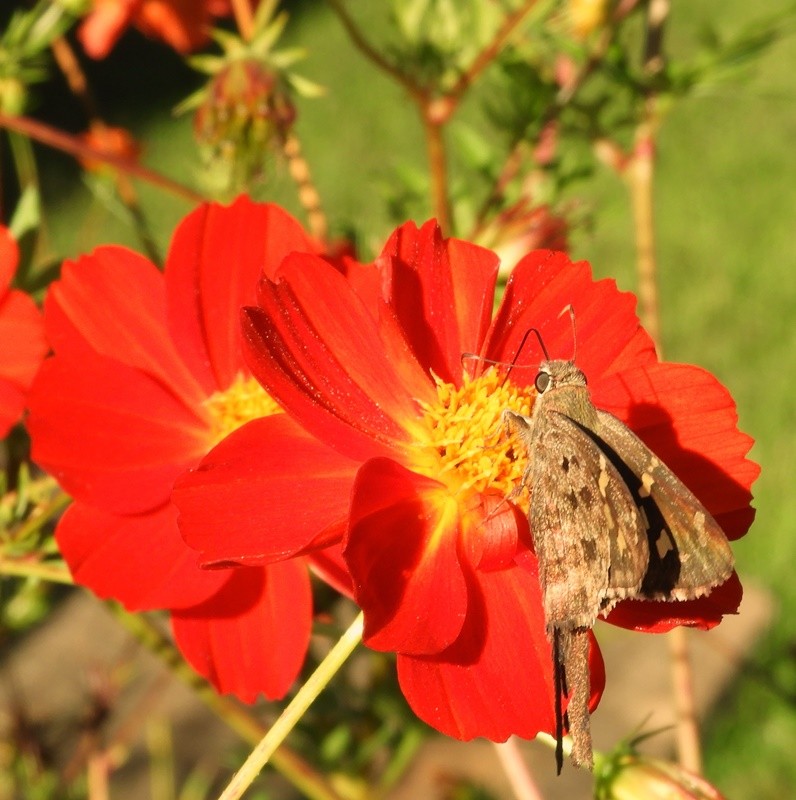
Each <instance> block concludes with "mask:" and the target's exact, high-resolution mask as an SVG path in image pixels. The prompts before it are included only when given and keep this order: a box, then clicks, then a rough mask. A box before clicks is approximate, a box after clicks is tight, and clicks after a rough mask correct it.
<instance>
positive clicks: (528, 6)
mask: <svg viewBox="0 0 796 800" xmlns="http://www.w3.org/2000/svg"><path fill="white" fill-rule="evenodd" d="M538 1H539V0H526V2H525V5H523V6H521V7H520V8H518V9H517V10H516V11H515V12H514V13H513V14H509V15H508V16H507V17H506V18H505V19H504V20H503V24H502V25H501V26H500V27H499V28H498V30H497V32H496V33H495V36H494V38H493V39H492V41H491V42H490V43H489V44H488V45H487V46H486V47H485V48H484V49H483V50H482V51H481V52H480V53H479V54H478V55H477V56H476V57H475V58H474V59H473V63H472V64H470V66H469V68H468V69H467V71H466V72H463V73H462V74H461V75H460V76H459V80H458V81H456V83H455V84H454V85H453V88H451V89H450V90H449V91H447V92H445V95H446V96H447V97H448V98H451V99H455V100H458V99H459V98H460V97H461V96H462V95H463V94H464V92H465V91H466V90H467V89H468V88H469V87H470V86H471V85H472V84H473V83H474V82H475V80H476V78H478V76H479V75H480V74H481V73H482V72H483V71H484V70H485V69H486V68H487V67H488V66H489V64H491V63H492V61H494V60H495V58H496V57H497V56H498V54H499V53H500V51H501V50H502V49H503V46H504V45H505V44H506V42H507V41H508V39H509V38H510V37H511V35H512V33H514V31H515V29H516V28H517V26H518V25H520V23H521V22H522V21H523V20H524V19H525V17H526V16H528V14H530V12H531V11H532V10H533V7H534V6H535V5H536V4H537V2H538ZM451 105H453V104H451ZM451 113H452V111H451Z"/></svg>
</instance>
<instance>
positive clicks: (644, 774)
mask: <svg viewBox="0 0 796 800" xmlns="http://www.w3.org/2000/svg"><path fill="white" fill-rule="evenodd" d="M595 796H596V797H597V798H598V800H725V798H724V796H723V795H722V794H721V793H720V792H719V790H718V789H716V787H715V786H713V785H711V784H710V783H708V782H707V781H706V780H705V779H704V778H702V777H700V776H699V775H696V774H694V773H693V772H691V771H689V770H687V769H684V768H683V767H681V766H679V765H678V764H675V763H674V762H671V761H663V760H662V759H658V758H650V757H648V756H642V755H638V754H634V753H624V754H622V755H620V756H618V757H616V758H615V759H613V760H612V761H610V762H609V763H608V764H607V765H606V766H605V768H604V770H603V774H602V776H601V777H599V778H598V782H597V789H596V792H595Z"/></svg>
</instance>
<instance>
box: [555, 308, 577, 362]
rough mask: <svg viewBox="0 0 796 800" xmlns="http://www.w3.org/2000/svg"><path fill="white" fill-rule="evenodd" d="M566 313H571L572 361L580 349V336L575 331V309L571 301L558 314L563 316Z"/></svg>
mask: <svg viewBox="0 0 796 800" xmlns="http://www.w3.org/2000/svg"><path fill="white" fill-rule="evenodd" d="M564 314H569V321H570V324H571V325H572V358H571V359H570V361H574V360H575V356H576V355H577V351H578V337H577V333H576V331H575V309H574V308H572V304H571V303H568V304H567V305H565V306H564V307H563V308H562V309H561V313H560V314H559V315H558V316H559V317H563V316H564Z"/></svg>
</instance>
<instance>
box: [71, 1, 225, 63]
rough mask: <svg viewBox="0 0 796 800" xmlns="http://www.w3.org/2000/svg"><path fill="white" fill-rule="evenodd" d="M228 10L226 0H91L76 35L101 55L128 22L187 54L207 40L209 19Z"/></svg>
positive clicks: (94, 54) (93, 53) (90, 51)
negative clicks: (89, 7)
mask: <svg viewBox="0 0 796 800" xmlns="http://www.w3.org/2000/svg"><path fill="white" fill-rule="evenodd" d="M228 13H229V2H228V0H94V3H93V6H92V8H91V11H89V13H88V15H87V17H86V19H85V20H84V21H83V23H82V24H81V26H80V30H79V31H78V38H79V39H80V42H81V43H82V45H83V48H84V49H85V51H86V52H87V53H88V54H89V55H90V56H91V57H92V58H105V56H107V55H108V53H110V51H111V50H112V49H113V47H114V45H115V44H116V42H117V41H118V39H119V37H120V36H121V35H122V34H123V33H124V31H125V30H126V29H127V28H128V27H129V26H131V25H132V26H134V27H136V28H138V29H139V30H140V31H141V32H142V33H144V34H146V35H147V36H151V37H153V38H155V39H161V40H162V41H164V42H166V44H168V45H169V46H170V47H172V48H174V50H176V51H177V52H178V53H189V52H190V51H191V50H195V49H196V48H198V47H201V46H202V45H204V44H206V43H207V42H208V40H209V37H208V33H209V30H210V26H211V23H212V20H213V18H214V17H218V16H224V15H226V14H228Z"/></svg>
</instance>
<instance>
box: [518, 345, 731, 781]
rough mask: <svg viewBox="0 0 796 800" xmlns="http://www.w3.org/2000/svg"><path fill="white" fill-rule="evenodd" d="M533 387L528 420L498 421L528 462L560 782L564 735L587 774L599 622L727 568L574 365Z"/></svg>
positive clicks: (721, 538) (707, 531)
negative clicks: (622, 604) (632, 602)
mask: <svg viewBox="0 0 796 800" xmlns="http://www.w3.org/2000/svg"><path fill="white" fill-rule="evenodd" d="M535 388H536V391H537V393H538V396H537V398H536V402H535V404H534V407H533V411H532V413H531V416H530V417H526V416H523V415H521V414H517V413H515V412H513V411H510V410H506V411H504V412H503V421H504V424H505V425H506V426H508V428H509V429H510V430H511V431H513V432H514V434H515V435H516V436H518V437H519V439H520V441H521V442H522V443H523V445H524V447H525V449H526V451H527V454H528V465H527V467H526V469H525V473H524V475H523V481H522V482H523V486H525V487H526V488H527V489H528V490H529V491H530V509H529V514H528V516H529V522H530V527H531V533H532V536H533V542H534V549H535V551H536V555H537V558H538V561H539V579H540V584H541V588H542V599H543V605H544V616H545V624H546V630H547V636H548V638H549V639H550V642H551V645H552V650H553V672H554V682H555V705H556V707H555V713H556V739H557V747H556V763H557V767H558V771H559V772H560V771H561V766H562V763H563V746H562V736H563V731H564V728H565V727H568V729H569V733H570V735H571V737H572V761H573V763H575V764H576V765H577V766H585V767H588V768H591V767H592V766H593V756H592V740H591V724H590V717H589V697H590V686H589V662H588V655H589V631H590V630H591V628H592V627H593V625H594V623H595V621H596V619H597V617H598V616H599V615H601V614H602V615H604V614H607V613H608V612H609V611H610V610H611V609H612V608H613V607H614V605H616V603H618V602H619V601H620V600H625V599H628V598H635V599H642V600H660V601H675V600H691V599H694V598H697V597H702V596H704V595H707V594H709V593H710V592H711V591H712V590H713V589H714V588H715V587H716V586H719V585H720V584H722V583H724V582H725V581H726V580H727V579H728V578H729V577H730V575H731V574H732V571H733V564H734V561H733V554H732V550H731V549H730V545H729V542H728V541H727V537H726V535H725V534H724V532H723V531H722V529H721V527H720V526H719V524H718V523H717V522H716V520H715V519H714V518H713V517H712V516H711V514H710V512H709V511H708V510H707V509H706V508H705V507H704V505H702V503H701V502H700V501H699V500H698V499H697V498H696V497H695V496H694V494H693V493H692V492H691V490H690V489H688V488H687V487H686V486H685V484H684V483H683V482H682V481H681V480H680V479H679V478H678V477H677V476H676V475H675V474H674V473H673V472H672V470H670V469H669V468H668V467H667V466H666V465H665V464H664V463H663V462H662V461H661V460H660V459H659V458H658V457H657V456H656V455H655V454H654V453H653V452H652V451H651V450H650V448H649V447H647V445H646V444H644V442H643V441H641V439H639V438H638V436H636V434H635V433H633V431H631V430H630V428H628V427H627V425H625V424H624V423H623V422H622V421H621V420H619V419H617V418H616V417H615V416H613V415H612V414H609V413H608V412H606V411H601V410H600V409H598V408H596V407H595V406H594V404H593V403H592V400H591V396H590V393H589V389H588V387H587V385H586V376H585V375H584V374H583V372H582V371H581V370H580V369H578V367H577V366H576V365H575V363H574V361H565V360H549V359H548V360H545V361H543V362H542V363H541V364H540V366H539V371H538V374H537V375H536V379H535ZM570 692H571V694H570ZM567 695H570V696H569V702H568V703H567V704H566V710H565V709H564V705H565V698H566V697H567Z"/></svg>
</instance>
